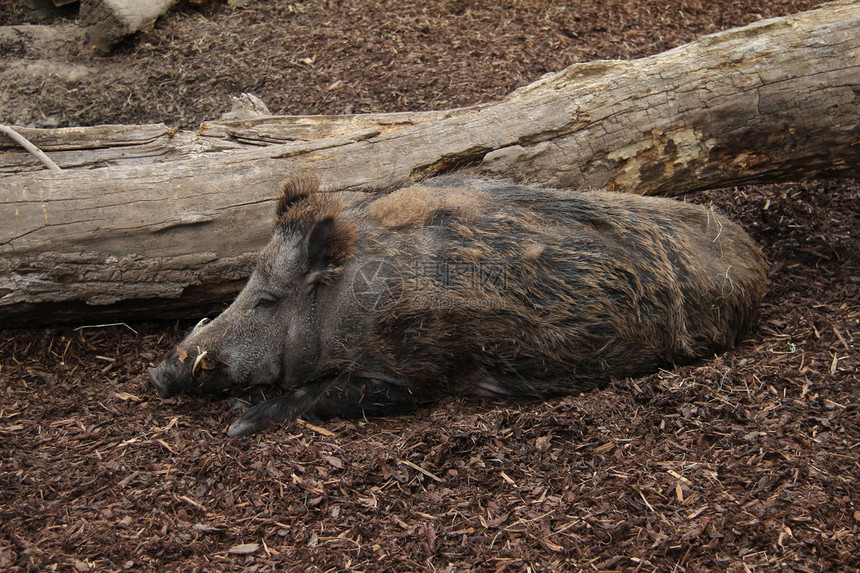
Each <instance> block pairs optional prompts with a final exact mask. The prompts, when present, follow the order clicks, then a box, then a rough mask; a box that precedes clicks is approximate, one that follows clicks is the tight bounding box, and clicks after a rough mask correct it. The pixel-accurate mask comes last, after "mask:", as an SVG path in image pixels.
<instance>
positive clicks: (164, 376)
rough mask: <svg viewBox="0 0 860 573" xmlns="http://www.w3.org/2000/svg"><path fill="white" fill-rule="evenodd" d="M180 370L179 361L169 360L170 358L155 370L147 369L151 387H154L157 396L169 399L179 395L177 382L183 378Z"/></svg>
mask: <svg viewBox="0 0 860 573" xmlns="http://www.w3.org/2000/svg"><path fill="white" fill-rule="evenodd" d="M181 369H182V365H181V364H180V363H179V360H176V359H174V360H171V359H170V358H168V359H166V360H165V361H164V362H162V363H161V364H160V365H159V366H158V367H157V368H148V369H147V371H148V372H149V378H150V380H151V381H152V385H153V386H155V390H156V391H157V392H158V395H159V396H161V397H162V398H170V397H171V396H173V395H174V394H177V393H179V391H180V389H181V388H180V384H178V381H179V380H180V379H181V378H183V373H182V372H180V370H181Z"/></svg>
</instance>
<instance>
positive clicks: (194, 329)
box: [191, 318, 212, 332]
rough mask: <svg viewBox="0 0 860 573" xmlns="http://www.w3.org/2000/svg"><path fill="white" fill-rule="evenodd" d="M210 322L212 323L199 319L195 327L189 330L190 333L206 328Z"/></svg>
mask: <svg viewBox="0 0 860 573" xmlns="http://www.w3.org/2000/svg"><path fill="white" fill-rule="evenodd" d="M210 322H212V321H211V320H210V319H208V318H201V319H200V322H198V323H197V324H196V325H194V328H193V329H192V330H191V332H195V331H197V330H199V329H201V328H203V327H204V326H206V325H207V324H209V323H210Z"/></svg>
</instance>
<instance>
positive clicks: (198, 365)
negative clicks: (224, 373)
mask: <svg viewBox="0 0 860 573" xmlns="http://www.w3.org/2000/svg"><path fill="white" fill-rule="evenodd" d="M208 355H209V351H208V350H204V351H203V352H201V353H200V354H198V355H197V358H195V359H194V366H192V367H191V375H192V376H193V377H194V378H201V377H202V376H203V371H204V370H214V369H215V364H213V363H212V362H209V361H208V360H206V357H207V356H208Z"/></svg>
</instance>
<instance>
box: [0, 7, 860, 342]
mask: <svg viewBox="0 0 860 573" xmlns="http://www.w3.org/2000/svg"><path fill="white" fill-rule="evenodd" d="M859 39H860V3H858V2H857V1H856V0H853V1H847V2H838V3H832V4H828V5H825V6H823V7H821V8H818V9H815V10H811V11H809V12H805V13H801V14H797V15H794V16H790V17H786V18H776V19H772V20H763V21H760V22H757V23H755V24H752V25H750V26H746V27H743V28H738V29H734V30H729V31H726V32H722V33H719V34H714V35H711V36H706V37H704V38H702V39H701V40H700V41H698V42H695V43H692V44H688V45H685V46H681V47H679V48H676V49H673V50H670V51H668V52H664V53H662V54H658V55H656V56H652V57H648V58H643V59H640V60H634V61H601V62H593V63H589V64H578V65H574V66H571V67H570V68H567V69H566V70H563V71H561V72H557V73H554V74H549V75H547V76H545V77H544V78H542V79H541V80H539V81H537V82H535V83H534V84H531V85H529V86H526V87H524V88H521V89H519V90H517V91H515V92H513V93H512V94H510V95H509V96H508V97H506V98H504V99H502V100H500V101H498V102H494V103H490V104H483V105H478V106H472V107H468V108H460V109H454V110H449V111H442V112H425V113H394V114H368V115H353V116H307V117H269V116H262V117H259V116H258V117H253V114H251V116H242V115H239V116H234V117H240V118H241V119H232V120H223V121H215V122H210V123H206V124H204V125H203V126H201V128H200V129H199V130H198V131H197V132H176V131H174V130H171V129H168V128H167V127H166V126H164V125H160V124H156V125H146V126H97V127H91V128H66V129H55V130H28V129H21V128H19V129H16V131H18V133H20V134H21V135H22V136H24V137H26V138H27V139H29V140H30V141H31V142H32V143H34V144H35V145H36V146H37V147H39V148H40V149H41V150H42V151H44V152H45V153H46V154H47V155H48V156H50V158H51V159H52V160H53V161H54V162H55V163H56V164H57V165H59V167H60V168H61V169H62V171H59V172H56V171H48V170H46V169H45V168H44V166H43V165H42V164H41V163H39V161H38V160H37V159H35V158H34V157H32V156H31V155H29V154H28V153H27V152H26V151H23V150H22V149H20V148H18V147H17V146H16V145H15V144H14V143H12V141H11V140H8V141H7V140H5V138H4V139H2V140H0V209H2V221H3V226H2V229H0V324H2V325H5V326H22V325H33V324H41V323H59V322H78V323H80V322H87V323H93V322H100V321H106V320H115V319H129V318H138V319H139V318H159V317H173V316H193V315H200V314H205V313H207V312H211V311H213V310H217V309H218V308H220V307H221V305H223V304H224V303H226V302H228V301H229V300H230V299H231V298H232V296H233V295H234V294H235V292H237V290H238V289H239V288H240V287H241V285H242V284H243V281H244V279H245V278H246V277H247V275H248V272H249V270H250V269H251V267H252V266H253V262H254V259H255V254H256V252H257V251H258V250H259V249H260V247H261V246H262V245H263V244H265V242H266V240H267V238H268V235H269V231H270V224H271V223H270V221H271V211H272V209H273V205H272V201H273V197H274V195H275V193H276V191H277V188H278V185H279V183H280V182H281V181H282V180H283V179H285V178H286V177H288V176H289V175H291V174H295V173H298V172H301V171H304V170H308V169H310V170H312V171H314V172H316V173H317V174H318V175H319V176H320V178H321V180H322V181H323V184H324V186H325V187H326V188H327V189H329V190H331V191H336V192H341V193H347V192H370V191H375V190H379V189H384V188H389V187H391V186H395V185H399V184H402V183H404V182H407V181H410V180H415V179H419V178H422V177H428V176H432V175H434V174H437V173H440V172H446V171H450V170H453V169H459V168H469V169H470V170H471V171H473V172H478V173H481V174H483V175H488V176H498V177H506V178H511V179H514V180H519V181H529V182H537V183H541V184H544V185H548V186H554V187H607V188H609V189H616V190H624V191H630V192H637V193H649V194H664V195H672V194H677V193H682V192H687V191H693V190H701V189H708V188H716V187H724V186H732V185H741V184H754V183H773V182H780V181H792V180H803V179H811V178H823V177H853V176H856V175H857V174H858V165H860V161H858V156H860V145H858V141H860V133H858V127H857V117H858V116H860V114H858V111H860V109H858V108H860V102H858V99H857V97H856V95H855V94H856V93H858V91H860V73H858V72H860V66H858V60H857V57H856V54H857V48H858V44H860V40H859ZM261 109H265V106H263V107H262V108H261ZM0 137H2V136H0Z"/></svg>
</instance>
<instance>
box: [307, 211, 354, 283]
mask: <svg viewBox="0 0 860 573" xmlns="http://www.w3.org/2000/svg"><path fill="white" fill-rule="evenodd" d="M354 243H355V230H354V229H353V227H352V226H351V225H350V224H349V223H347V222H346V221H343V220H342V219H340V218H339V217H337V216H335V215H327V216H325V217H323V218H322V219H320V220H319V221H316V222H315V223H314V225H313V227H312V228H311V230H310V232H309V233H308V234H307V238H306V241H305V255H306V257H307V259H306V260H307V275H306V280H307V282H308V284H309V285H310V284H313V283H316V282H321V281H322V282H325V279H326V278H327V274H328V271H331V270H333V269H334V268H336V267H338V266H340V265H342V264H343V263H344V262H346V260H347V259H349V258H350V257H351V256H352V253H353V246H354Z"/></svg>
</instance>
